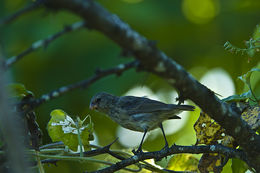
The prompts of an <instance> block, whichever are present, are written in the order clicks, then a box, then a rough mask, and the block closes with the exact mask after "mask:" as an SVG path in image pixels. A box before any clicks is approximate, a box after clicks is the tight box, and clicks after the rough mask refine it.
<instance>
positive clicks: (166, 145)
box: [159, 123, 169, 148]
mask: <svg viewBox="0 0 260 173" xmlns="http://www.w3.org/2000/svg"><path fill="white" fill-rule="evenodd" d="M159 127H160V128H161V130H162V133H163V137H164V140H165V146H164V147H163V148H169V145H168V142H167V139H166V136H165V133H164V130H163V126H162V123H160V124H159Z"/></svg>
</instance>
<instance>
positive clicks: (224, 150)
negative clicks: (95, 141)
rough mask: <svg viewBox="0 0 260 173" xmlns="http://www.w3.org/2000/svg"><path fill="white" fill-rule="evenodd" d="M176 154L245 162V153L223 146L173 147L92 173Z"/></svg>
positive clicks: (107, 171) (134, 157)
mask: <svg viewBox="0 0 260 173" xmlns="http://www.w3.org/2000/svg"><path fill="white" fill-rule="evenodd" d="M177 153H193V154H201V153H221V154H224V155H227V156H228V157H230V158H233V157H235V158H239V159H241V160H244V161H247V159H246V156H245V153H244V152H243V151H241V150H236V149H233V148H228V147H225V146H223V145H208V146H179V145H173V146H172V147H170V148H166V149H163V150H160V151H155V152H146V153H140V154H137V155H134V156H132V157H130V158H128V159H125V160H122V161H120V162H118V163H116V164H114V165H111V166H109V167H107V168H104V169H101V170H98V171H94V172H93V173H110V172H115V171H118V170H120V169H122V168H125V167H127V166H129V165H132V164H135V163H138V162H139V161H143V160H146V159H156V160H160V159H162V158H164V157H166V156H169V155H172V154H177Z"/></svg>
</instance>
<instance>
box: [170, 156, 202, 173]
mask: <svg viewBox="0 0 260 173" xmlns="http://www.w3.org/2000/svg"><path fill="white" fill-rule="evenodd" d="M198 164H199V160H198V159H197V158H195V157H194V156H193V155H192V154H176V155H174V156H173V157H172V158H171V159H170V160H169V162H168V165H167V169H169V170H174V171H196V172H198V171H199V170H198Z"/></svg>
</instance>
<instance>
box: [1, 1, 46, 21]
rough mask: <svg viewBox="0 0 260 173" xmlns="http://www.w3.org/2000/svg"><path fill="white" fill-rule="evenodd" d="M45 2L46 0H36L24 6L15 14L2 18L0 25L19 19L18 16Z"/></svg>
mask: <svg viewBox="0 0 260 173" xmlns="http://www.w3.org/2000/svg"><path fill="white" fill-rule="evenodd" d="M43 2H44V0H37V1H36V2H34V3H31V4H29V5H27V6H25V7H24V8H22V9H20V10H18V11H16V12H15V13H14V14H12V15H10V16H7V17H5V18H3V19H0V26H2V25H5V24H8V23H10V22H12V21H13V20H15V19H17V18H18V17H20V16H22V15H23V14H25V13H28V12H30V11H32V10H34V9H36V8H38V7H40V5H42V4H43Z"/></svg>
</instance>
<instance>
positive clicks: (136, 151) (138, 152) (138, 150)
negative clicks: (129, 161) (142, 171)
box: [132, 148, 143, 155]
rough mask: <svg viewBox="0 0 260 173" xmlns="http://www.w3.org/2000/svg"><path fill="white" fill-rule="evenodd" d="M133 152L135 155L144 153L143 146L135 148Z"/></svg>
mask: <svg viewBox="0 0 260 173" xmlns="http://www.w3.org/2000/svg"><path fill="white" fill-rule="evenodd" d="M132 152H133V153H134V155H137V154H140V153H143V150H142V149H141V148H138V149H137V150H134V149H133V150H132Z"/></svg>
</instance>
